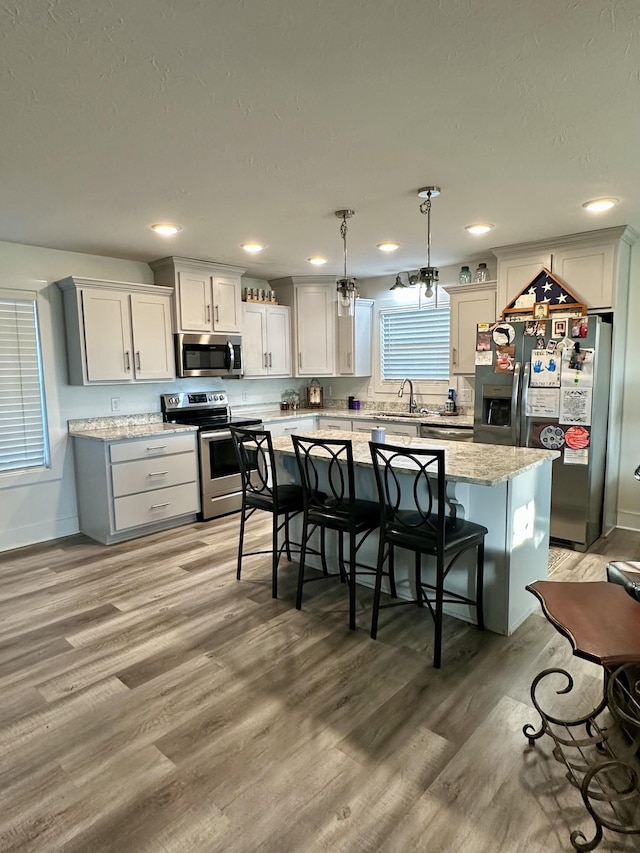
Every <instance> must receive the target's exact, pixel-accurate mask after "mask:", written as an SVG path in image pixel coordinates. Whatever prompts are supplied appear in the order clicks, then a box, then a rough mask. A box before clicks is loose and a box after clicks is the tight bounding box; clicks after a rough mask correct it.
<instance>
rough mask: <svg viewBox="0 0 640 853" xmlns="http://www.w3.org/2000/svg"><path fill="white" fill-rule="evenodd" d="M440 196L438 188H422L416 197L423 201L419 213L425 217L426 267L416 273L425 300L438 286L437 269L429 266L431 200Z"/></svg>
mask: <svg viewBox="0 0 640 853" xmlns="http://www.w3.org/2000/svg"><path fill="white" fill-rule="evenodd" d="M439 195H440V187H423V188H422V189H421V190H418V197H419V198H423V199H424V201H423V202H422V204H421V205H420V213H424V214H426V216H427V265H426V267H422V268H421V269H420V270H419V272H418V281H419V282H420V283H421V284H424V295H425V296H426V297H427V299H429V298H431V297H432V296H433V288H434V287H437V285H438V268H437V267H432V266H431V199H432V198H437V197H438V196H439Z"/></svg>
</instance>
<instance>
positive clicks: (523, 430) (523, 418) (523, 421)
mask: <svg viewBox="0 0 640 853" xmlns="http://www.w3.org/2000/svg"><path fill="white" fill-rule="evenodd" d="M530 374H531V362H530V361H528V362H527V363H526V364H525V366H524V373H523V374H522V393H521V394H520V447H528V446H529V417H528V415H527V399H528V397H529V376H530Z"/></svg>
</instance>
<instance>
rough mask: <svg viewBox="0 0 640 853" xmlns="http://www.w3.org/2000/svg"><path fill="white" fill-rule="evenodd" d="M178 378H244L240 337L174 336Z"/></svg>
mask: <svg viewBox="0 0 640 853" xmlns="http://www.w3.org/2000/svg"><path fill="white" fill-rule="evenodd" d="M174 338H175V346H176V373H177V375H178V376H185V377H188V376H226V377H237V378H240V377H241V376H242V338H241V337H240V335H184V334H182V335H174Z"/></svg>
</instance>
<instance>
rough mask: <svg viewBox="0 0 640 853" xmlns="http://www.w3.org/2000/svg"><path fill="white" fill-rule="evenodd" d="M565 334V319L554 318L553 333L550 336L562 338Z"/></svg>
mask: <svg viewBox="0 0 640 853" xmlns="http://www.w3.org/2000/svg"><path fill="white" fill-rule="evenodd" d="M566 335H567V321H566V320H565V319H563V320H554V321H553V334H552V336H551V337H553V338H564V337H566Z"/></svg>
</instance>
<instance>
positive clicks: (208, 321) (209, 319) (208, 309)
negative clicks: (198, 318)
mask: <svg viewBox="0 0 640 853" xmlns="http://www.w3.org/2000/svg"><path fill="white" fill-rule="evenodd" d="M210 322H211V305H209V303H207V323H210Z"/></svg>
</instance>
